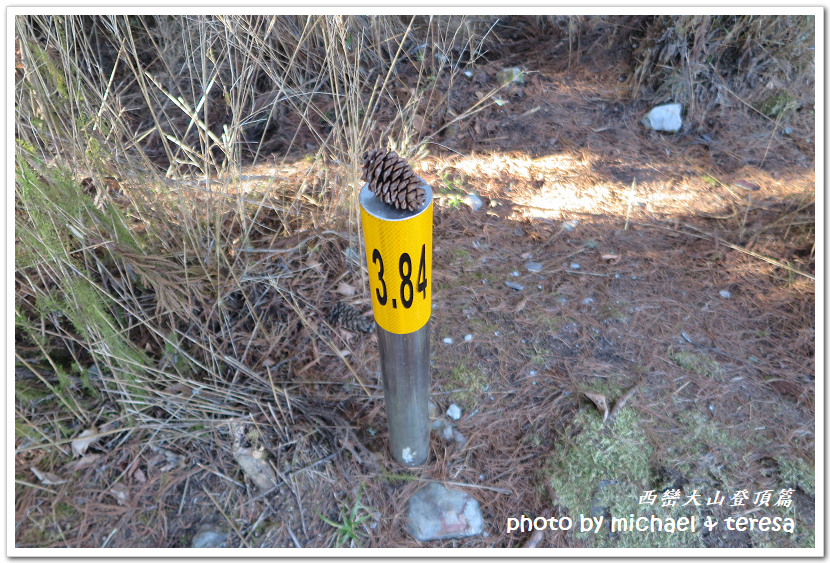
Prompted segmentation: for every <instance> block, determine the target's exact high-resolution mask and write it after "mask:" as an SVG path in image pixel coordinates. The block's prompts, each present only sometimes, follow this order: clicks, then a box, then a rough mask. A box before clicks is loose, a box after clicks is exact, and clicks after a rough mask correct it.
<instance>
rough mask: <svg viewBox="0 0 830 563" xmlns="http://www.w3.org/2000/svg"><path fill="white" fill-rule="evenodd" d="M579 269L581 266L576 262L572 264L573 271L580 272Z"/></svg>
mask: <svg viewBox="0 0 830 563" xmlns="http://www.w3.org/2000/svg"><path fill="white" fill-rule="evenodd" d="M578 269H579V264H577V263H576V262H571V270H578Z"/></svg>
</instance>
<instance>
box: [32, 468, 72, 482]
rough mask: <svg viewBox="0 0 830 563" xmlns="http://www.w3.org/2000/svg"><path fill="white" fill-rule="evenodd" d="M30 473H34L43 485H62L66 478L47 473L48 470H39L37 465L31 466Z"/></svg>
mask: <svg viewBox="0 0 830 563" xmlns="http://www.w3.org/2000/svg"><path fill="white" fill-rule="evenodd" d="M32 473H34V474H35V477H37V478H38V479H39V480H40V482H41V483H43V484H44V485H62V484H63V483H66V479H61V478H60V477H58V476H57V475H55V474H54V473H49V472H48V471H41V470H40V469H38V468H37V467H32Z"/></svg>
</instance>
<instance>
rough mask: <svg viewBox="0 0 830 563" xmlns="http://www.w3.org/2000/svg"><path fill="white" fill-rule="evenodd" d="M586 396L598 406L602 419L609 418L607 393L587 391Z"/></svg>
mask: <svg viewBox="0 0 830 563" xmlns="http://www.w3.org/2000/svg"><path fill="white" fill-rule="evenodd" d="M585 396H586V397H588V398H589V399H591V400H592V401H593V402H594V404H595V405H596V406H597V409H598V410H599V413H600V414H601V415H602V421H603V422H605V421H606V420H608V400H607V399H606V398H605V395H601V394H599V393H585Z"/></svg>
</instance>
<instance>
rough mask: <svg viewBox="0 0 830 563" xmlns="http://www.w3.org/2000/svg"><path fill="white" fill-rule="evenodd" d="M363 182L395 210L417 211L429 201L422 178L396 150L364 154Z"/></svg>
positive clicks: (371, 151)
mask: <svg viewBox="0 0 830 563" xmlns="http://www.w3.org/2000/svg"><path fill="white" fill-rule="evenodd" d="M360 179H361V180H363V181H364V182H369V190H370V191H371V192H372V193H373V194H375V197H379V198H380V199H381V201H383V202H384V203H387V204H389V205H391V206H393V207H394V208H395V209H406V210H409V211H415V210H416V209H418V208H419V207H420V206H421V205H423V204H424V201H426V195H427V193H426V190H424V188H422V187H421V179H420V178H419V177H418V175H417V174H415V172H414V171H413V170H412V167H411V166H409V164H407V162H406V161H405V160H404V159H403V158H401V157H400V156H398V154H397V153H396V152H395V151H391V150H384V151H380V150H377V149H372V150H370V151H369V152H368V153H366V154H365V155H363V173H362V174H361V175H360Z"/></svg>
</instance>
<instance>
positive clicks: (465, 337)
mask: <svg viewBox="0 0 830 563" xmlns="http://www.w3.org/2000/svg"><path fill="white" fill-rule="evenodd" d="M472 339H473V335H472V334H465V335H464V342H469V341H470V340H472Z"/></svg>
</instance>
